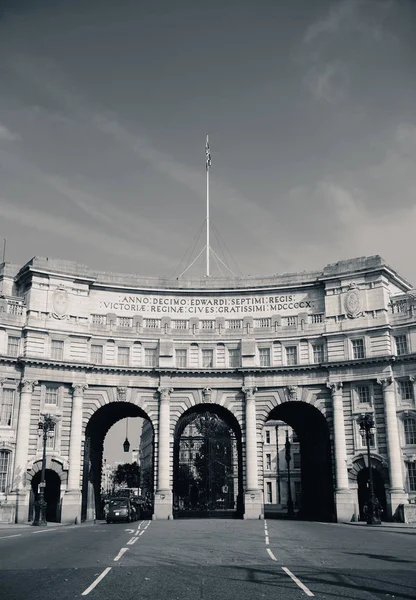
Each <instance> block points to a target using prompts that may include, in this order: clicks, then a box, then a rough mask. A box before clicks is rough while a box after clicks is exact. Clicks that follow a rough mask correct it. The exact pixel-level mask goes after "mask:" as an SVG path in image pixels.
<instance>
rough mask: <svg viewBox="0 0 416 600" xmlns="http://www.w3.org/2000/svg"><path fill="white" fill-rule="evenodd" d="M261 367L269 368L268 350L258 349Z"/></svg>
mask: <svg viewBox="0 0 416 600" xmlns="http://www.w3.org/2000/svg"><path fill="white" fill-rule="evenodd" d="M259 359H260V366H261V367H270V348H259Z"/></svg>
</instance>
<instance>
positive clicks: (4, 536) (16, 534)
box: [0, 533, 22, 540]
mask: <svg viewBox="0 0 416 600" xmlns="http://www.w3.org/2000/svg"><path fill="white" fill-rule="evenodd" d="M19 535H22V534H21V533H15V534H14V535H3V536H2V537H0V540H5V539H6V538H11V537H19Z"/></svg>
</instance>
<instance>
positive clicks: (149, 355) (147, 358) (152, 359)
mask: <svg viewBox="0 0 416 600" xmlns="http://www.w3.org/2000/svg"><path fill="white" fill-rule="evenodd" d="M144 366H145V367H157V350H156V348H145V349H144Z"/></svg>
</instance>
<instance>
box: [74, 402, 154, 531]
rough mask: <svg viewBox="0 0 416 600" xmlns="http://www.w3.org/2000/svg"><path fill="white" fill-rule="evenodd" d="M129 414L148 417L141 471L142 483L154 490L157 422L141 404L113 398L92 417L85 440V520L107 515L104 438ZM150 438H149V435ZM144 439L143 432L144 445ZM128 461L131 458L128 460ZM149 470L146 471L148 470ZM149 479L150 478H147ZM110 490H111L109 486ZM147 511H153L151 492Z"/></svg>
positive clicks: (83, 479) (145, 426)
mask: <svg viewBox="0 0 416 600" xmlns="http://www.w3.org/2000/svg"><path fill="white" fill-rule="evenodd" d="M127 417H132V418H135V417H141V418H143V419H144V420H145V421H144V426H143V430H145V436H144V437H145V438H146V440H147V446H146V449H145V456H144V461H143V462H144V465H143V467H144V468H143V472H142V473H141V478H140V479H141V485H142V483H144V487H145V488H146V490H147V492H149V491H150V490H151V492H153V480H154V474H153V462H154V457H153V426H152V424H151V422H150V420H149V419H148V417H147V415H146V414H145V413H144V411H143V410H142V409H141V408H139V407H138V406H136V405H134V404H131V403H129V402H113V403H110V404H106V405H105V406H102V407H101V408H99V409H98V410H97V411H96V412H95V413H94V414H93V415H92V417H91V418H90V420H89V422H88V424H87V427H86V430H85V442H84V467H83V478H82V508H81V520H82V521H89V520H92V519H94V518H103V516H104V501H103V498H102V496H103V495H104V488H103V479H104V480H105V475H106V474H105V470H104V478H103V450H104V439H105V436H106V435H107V432H108V431H109V430H110V428H111V427H112V426H113V425H114V424H115V423H117V422H118V421H120V420H121V419H125V418H127ZM147 438H149V439H147ZM142 441H143V432H142V437H141V440H140V444H141V449H142ZM130 442H133V446H135V447H137V446H138V444H139V440H138V439H137V440H133V439H132V440H130ZM126 462H130V461H129V460H126ZM145 470H146V474H145ZM147 479H148V480H149V481H147ZM106 492H108V490H106ZM147 500H148V504H147V512H149V513H151V512H152V506H150V501H151V505H153V497H152V498H151V499H149V496H147Z"/></svg>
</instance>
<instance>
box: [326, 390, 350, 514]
mask: <svg viewBox="0 0 416 600" xmlns="http://www.w3.org/2000/svg"><path fill="white" fill-rule="evenodd" d="M326 385H327V387H328V388H329V389H330V390H331V394H332V411H333V419H334V421H333V423H334V458H335V476H336V491H335V504H336V509H337V520H338V521H340V522H343V521H351V519H352V517H353V514H354V502H353V498H352V496H351V492H350V489H349V481H348V469H347V444H346V441H345V423H344V405H343V401H342V383H341V382H332V381H328V382H327V384H326Z"/></svg>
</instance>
